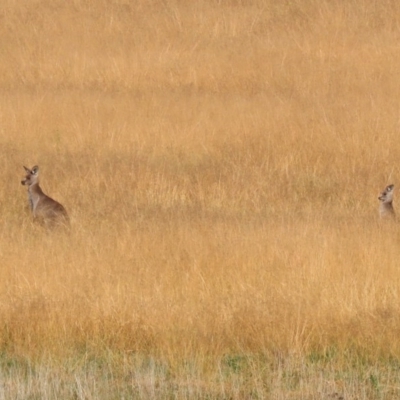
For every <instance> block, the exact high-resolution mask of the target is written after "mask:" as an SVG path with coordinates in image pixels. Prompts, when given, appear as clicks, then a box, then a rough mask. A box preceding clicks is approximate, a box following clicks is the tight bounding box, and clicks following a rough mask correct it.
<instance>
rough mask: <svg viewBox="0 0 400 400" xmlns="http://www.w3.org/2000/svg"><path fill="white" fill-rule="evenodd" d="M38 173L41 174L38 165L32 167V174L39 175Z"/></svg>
mask: <svg viewBox="0 0 400 400" xmlns="http://www.w3.org/2000/svg"><path fill="white" fill-rule="evenodd" d="M38 173H39V167H38V166H37V165H35V166H34V167H32V171H31V174H32V175H37V174H38Z"/></svg>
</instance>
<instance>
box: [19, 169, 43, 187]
mask: <svg viewBox="0 0 400 400" xmlns="http://www.w3.org/2000/svg"><path fill="white" fill-rule="evenodd" d="M24 169H25V171H26V176H25V179H23V180H22V181H21V184H22V185H26V186H32V185H34V184H35V183H38V179H39V167H38V166H37V165H35V166H34V167H33V168H32V169H29V168H26V167H24Z"/></svg>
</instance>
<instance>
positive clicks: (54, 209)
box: [21, 165, 69, 227]
mask: <svg viewBox="0 0 400 400" xmlns="http://www.w3.org/2000/svg"><path fill="white" fill-rule="evenodd" d="M24 168H25V171H26V177H25V179H24V180H22V181H21V184H22V185H26V186H28V200H29V206H30V208H31V211H32V214H33V218H34V220H39V221H40V222H44V224H45V225H46V226H47V227H51V226H54V225H58V224H64V225H68V224H69V218H68V214H67V211H66V210H65V208H64V207H63V206H62V205H61V204H60V203H59V202H58V201H55V200H53V199H52V198H51V197H49V196H47V195H46V194H44V193H43V191H42V189H41V188H40V186H39V167H38V166H37V165H35V166H34V167H32V169H29V168H26V167H24Z"/></svg>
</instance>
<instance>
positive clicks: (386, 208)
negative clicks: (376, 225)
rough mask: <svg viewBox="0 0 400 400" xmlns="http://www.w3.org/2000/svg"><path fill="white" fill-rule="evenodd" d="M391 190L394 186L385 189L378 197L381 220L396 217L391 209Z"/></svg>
mask: <svg viewBox="0 0 400 400" xmlns="http://www.w3.org/2000/svg"><path fill="white" fill-rule="evenodd" d="M393 189H394V185H389V186H386V187H385V190H384V191H383V192H382V193H381V194H380V195H379V197H378V199H379V200H380V202H381V203H380V204H379V215H380V216H381V218H394V217H395V216H396V214H395V212H394V208H393V204H392V203H393Z"/></svg>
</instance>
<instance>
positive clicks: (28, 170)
mask: <svg viewBox="0 0 400 400" xmlns="http://www.w3.org/2000/svg"><path fill="white" fill-rule="evenodd" d="M23 167H24V169H25V171H26V172H29V173H31V170H30V169H29V168H26V167H25V166H24V165H23Z"/></svg>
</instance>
